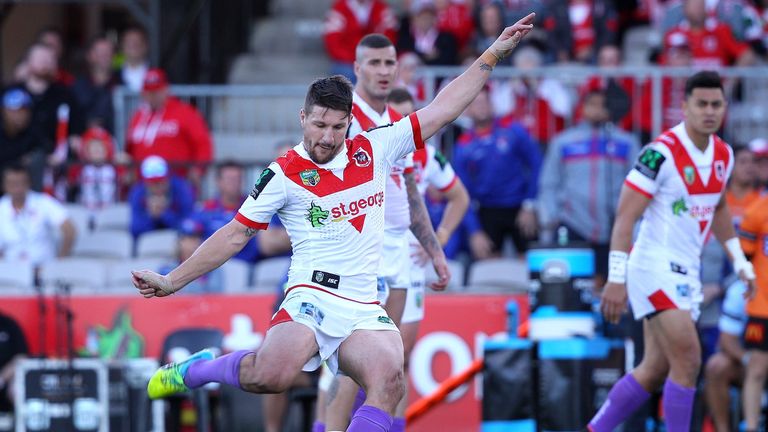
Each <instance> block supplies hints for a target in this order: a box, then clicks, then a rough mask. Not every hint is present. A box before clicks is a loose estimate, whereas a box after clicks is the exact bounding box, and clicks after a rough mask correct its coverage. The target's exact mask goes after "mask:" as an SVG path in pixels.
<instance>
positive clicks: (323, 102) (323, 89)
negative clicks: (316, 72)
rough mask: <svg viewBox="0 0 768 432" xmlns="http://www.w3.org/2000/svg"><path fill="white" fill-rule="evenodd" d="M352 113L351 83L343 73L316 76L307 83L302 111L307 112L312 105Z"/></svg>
mask: <svg viewBox="0 0 768 432" xmlns="http://www.w3.org/2000/svg"><path fill="white" fill-rule="evenodd" d="M315 105H316V106H320V107H323V108H328V109H332V110H336V111H344V112H345V113H347V115H349V114H350V113H352V83H351V82H350V81H349V79H347V78H346V77H345V76H343V75H333V76H329V77H326V78H318V79H316V80H315V81H314V82H313V83H312V84H310V85H309V89H308V90H307V97H306V98H305V99H304V112H305V113H307V114H309V113H310V112H311V110H312V107H313V106H315Z"/></svg>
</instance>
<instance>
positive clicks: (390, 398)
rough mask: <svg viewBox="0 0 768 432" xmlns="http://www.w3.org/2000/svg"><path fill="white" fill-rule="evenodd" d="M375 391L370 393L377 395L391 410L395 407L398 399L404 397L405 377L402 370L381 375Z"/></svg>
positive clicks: (393, 370)
mask: <svg viewBox="0 0 768 432" xmlns="http://www.w3.org/2000/svg"><path fill="white" fill-rule="evenodd" d="M376 387H377V388H375V389H371V391H372V392H376V393H378V394H379V397H381V398H382V399H383V400H384V401H385V402H387V404H389V405H392V408H393V409H394V407H396V406H397V404H398V403H399V402H400V399H402V398H403V396H404V395H405V376H404V374H403V370H402V369H392V370H391V371H390V372H388V373H386V374H382V376H380V377H379V379H378V380H377V382H376Z"/></svg>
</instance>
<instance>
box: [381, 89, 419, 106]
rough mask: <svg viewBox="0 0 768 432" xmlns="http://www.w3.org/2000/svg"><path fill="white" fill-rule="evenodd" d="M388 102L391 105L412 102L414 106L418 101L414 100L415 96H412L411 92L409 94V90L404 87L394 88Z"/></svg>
mask: <svg viewBox="0 0 768 432" xmlns="http://www.w3.org/2000/svg"><path fill="white" fill-rule="evenodd" d="M387 102H389V103H404V102H410V103H412V104H415V103H416V101H415V100H414V99H413V96H412V95H411V92H409V91H408V89H406V88H403V87H397V88H393V89H392V91H391V92H389V96H387Z"/></svg>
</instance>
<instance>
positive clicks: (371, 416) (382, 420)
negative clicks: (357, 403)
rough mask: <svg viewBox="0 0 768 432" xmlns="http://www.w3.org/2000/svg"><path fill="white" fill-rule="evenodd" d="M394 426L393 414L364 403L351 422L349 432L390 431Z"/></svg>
mask: <svg viewBox="0 0 768 432" xmlns="http://www.w3.org/2000/svg"><path fill="white" fill-rule="evenodd" d="M391 427H392V416H390V415H389V414H387V413H385V412H384V411H382V410H380V409H378V408H376V407H372V406H370V405H363V406H361V407H360V409H358V410H357V412H356V413H355V416H354V417H352V421H351V422H349V427H348V428H347V432H388V431H389V428H391Z"/></svg>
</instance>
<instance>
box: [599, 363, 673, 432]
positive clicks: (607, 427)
mask: <svg viewBox="0 0 768 432" xmlns="http://www.w3.org/2000/svg"><path fill="white" fill-rule="evenodd" d="M650 396H651V395H650V394H649V393H648V392H647V391H645V389H644V388H643V386H641V385H640V383H638V382H637V380H635V377H634V376H632V374H631V373H628V374H626V375H624V377H623V378H622V379H620V380H619V382H617V383H616V384H614V385H613V388H612V389H611V391H610V392H609V393H608V398H607V399H606V400H605V402H603V406H601V407H600V410H599V411H598V412H597V414H595V416H594V417H592V421H590V422H589V430H590V431H592V432H611V431H613V429H615V428H616V426H618V425H620V424H621V423H622V422H623V421H624V420H626V419H627V418H628V417H629V416H630V415H632V413H633V412H635V410H637V409H638V408H640V406H641V405H642V404H644V403H645V401H647V400H648V398H649V397H650ZM670 432H671V431H670Z"/></svg>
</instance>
